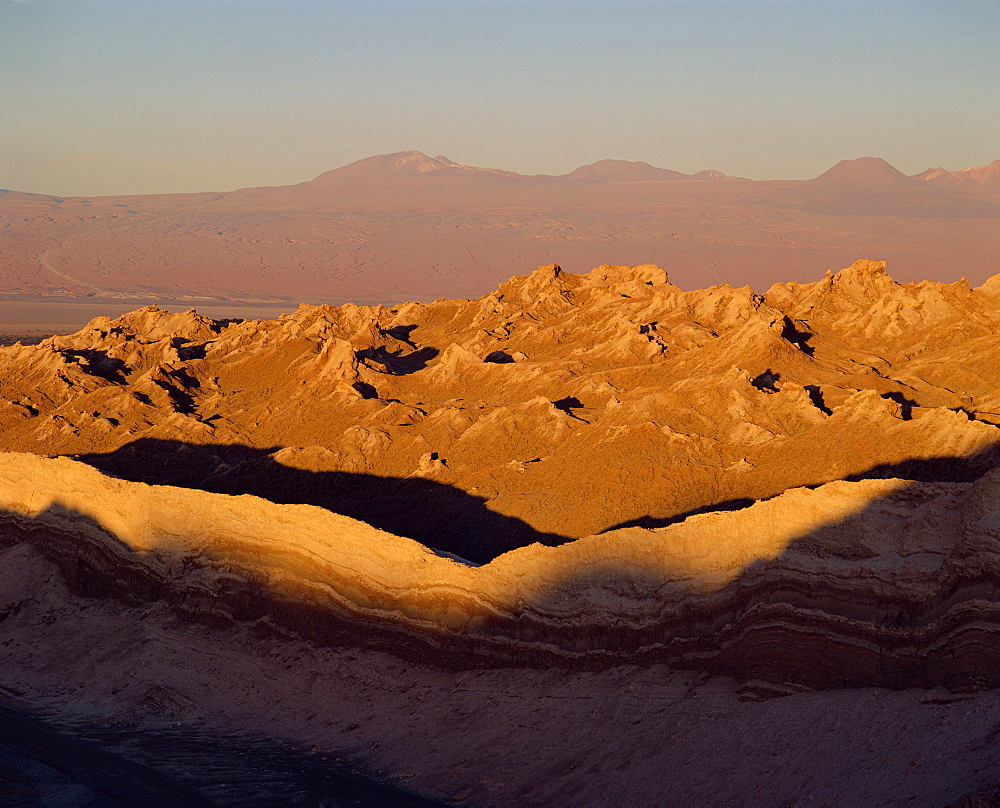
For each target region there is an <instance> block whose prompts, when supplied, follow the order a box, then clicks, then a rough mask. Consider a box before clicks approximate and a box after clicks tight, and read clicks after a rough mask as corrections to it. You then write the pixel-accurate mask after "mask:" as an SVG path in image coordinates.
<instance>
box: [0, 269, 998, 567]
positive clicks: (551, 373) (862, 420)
mask: <svg viewBox="0 0 1000 808" xmlns="http://www.w3.org/2000/svg"><path fill="white" fill-rule="evenodd" d="M998 294H1000V287H998V285H997V280H996V279H994V280H991V281H989V282H987V283H986V284H984V285H983V286H981V287H979V288H977V289H970V288H969V287H968V286H967V285H966V284H964V283H956V284H940V283H920V284H898V283H895V282H894V281H892V279H891V278H890V277H889V276H888V275H887V274H886V273H885V269H884V266H883V265H882V264H880V263H876V262H872V261H859V262H857V263H856V264H854V265H853V266H852V267H850V268H849V269H846V270H843V271H841V272H839V273H837V274H835V275H832V276H828V277H827V278H825V279H823V280H820V281H817V282H816V283H812V284H780V285H777V286H775V287H773V288H772V289H770V290H769V291H768V293H767V294H765V295H758V294H755V293H753V292H752V291H751V290H750V289H748V288H743V289H733V288H731V287H728V286H714V287H711V288H710V289H706V290H701V291H696V292H684V291H681V290H680V289H678V288H676V287H674V286H672V285H671V284H670V283H669V281H668V280H667V276H666V273H665V272H664V271H663V270H661V269H659V268H657V267H653V266H640V267H611V266H602V267H598V268H597V269H595V270H593V271H592V272H590V273H588V274H587V275H571V274H568V273H564V272H562V271H560V270H559V268H558V267H555V266H547V267H542V268H540V269H539V270H538V271H537V272H535V273H533V274H531V275H528V276H524V277H520V278H515V279H513V280H511V281H509V282H507V283H505V284H503V285H502V286H501V287H500V288H499V289H498V290H497V291H496V292H495V293H493V294H490V295H487V296H486V297H484V298H482V299H480V300H472V301H467V300H441V301H437V302H435V303H430V304H406V305H402V306H398V307H395V308H386V307H382V306H376V307H359V306H354V305H347V306H341V307H330V306H319V307H317V306H302V307H300V308H299V309H298V310H297V311H296V312H295V313H294V314H291V315H289V316H286V317H284V318H282V319H279V320H275V321H247V322H226V321H213V320H209V319H207V318H204V317H200V316H199V315H197V314H196V313H194V312H188V313H186V314H168V313H166V312H163V311H160V310H158V309H155V308H147V309H143V310H140V311H137V312H133V313H131V314H128V315H125V316H123V317H121V318H119V319H117V320H113V321H112V320H107V319H98V320H95V321H93V322H92V323H91V324H90V325H89V326H88V327H87V328H85V329H83V330H82V331H80V332H78V333H77V334H74V335H71V336H68V337H53V338H51V339H49V340H46V341H45V342H43V343H42V344H41V345H37V346H20V347H18V346H15V347H12V348H5V349H2V350H0V447H3V448H5V449H9V450H16V451H30V452H34V453H40V454H71V455H80V456H84V457H85V458H86V459H87V460H88V462H91V463H93V464H94V465H96V466H97V467H99V468H102V469H104V470H106V471H108V472H110V473H113V474H116V475H119V476H123V477H127V478H131V479H136V480H141V481H144V482H149V483H168V484H174V485H183V486H192V487H199V488H204V489H207V490H213V491H218V492H222V493H231V494H238V493H251V494H256V495H259V496H263V497H265V498H268V499H271V500H274V501H278V502H286V503H308V504H315V505H320V506H323V507H326V508H329V509H332V510H335V511H337V512H340V513H345V514H347V515H349V516H353V517H355V518H360V519H362V520H365V521H368V522H369V523H371V524H373V525H375V526H376V527H379V528H382V529H385V530H388V531H390V532H393V533H397V534H400V535H406V536H409V537H411V538H414V539H417V540H419V541H422V542H424V543H433V544H434V546H436V547H437V548H438V549H442V550H447V551H449V552H454V553H457V554H459V555H461V556H463V557H467V558H470V559H472V560H475V561H480V562H483V561H487V560H489V559H490V558H492V557H494V556H495V555H497V554H498V553H501V552H505V551H507V550H511V549H514V548H515V547H518V546H521V545H523V544H526V543H530V542H531V541H541V542H543V543H545V544H558V543H561V542H563V541H565V540H567V539H575V538H580V537H583V536H587V535H590V534H594V533H598V532H601V531H604V530H608V529H610V528H613V527H615V526H621V525H626V524H641V525H645V526H647V527H649V526H656V525H662V524H666V523H667V522H669V521H672V520H676V519H678V518H680V517H681V516H683V515H684V514H687V513H690V512H692V511H696V510H700V509H704V508H706V507H717V506H719V505H722V504H726V503H739V502H741V501H744V500H758V499H763V498H767V497H770V496H774V495H776V494H778V493H780V492H782V491H784V490H785V489H787V488H791V487H795V486H802V485H816V484H820V483H825V482H829V481H831V480H836V479H843V478H860V477H872V476H874V477H901V478H907V479H918V480H929V481H934V480H938V481H971V480H974V479H975V478H976V477H977V476H979V475H980V474H981V473H983V471H985V470H986V469H988V468H990V467H991V466H992V465H993V464H994V449H993V447H994V445H995V443H996V440H997V436H998V434H1000V433H998V431H997V426H996V425H997V424H998V423H1000V400H998V393H997V391H998V390H1000V378H998V376H1000V372H998V371H997V367H996V364H995V361H994V357H995V356H996V353H997V350H998V347H1000V346H998V344H997V341H998V340H997V337H996V331H997V325H998V321H1000V312H998V310H997V302H998V299H1000V298H998V297H997V295H998Z"/></svg>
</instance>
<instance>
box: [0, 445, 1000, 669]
mask: <svg viewBox="0 0 1000 808" xmlns="http://www.w3.org/2000/svg"><path fill="white" fill-rule="evenodd" d="M2 460H3V463H2V466H3V471H2V472H0V497H2V499H0V512H2V513H3V516H2V517H0V519H2V521H0V524H2V526H3V528H2V529H3V537H4V541H5V543H8V544H9V543H11V542H16V541H25V540H27V541H29V542H31V543H32V544H33V545H34V546H36V547H37V548H38V549H39V550H41V552H42V553H43V554H45V555H46V556H48V557H49V558H51V559H52V560H54V561H56V562H57V563H58V564H59V566H60V568H61V569H62V571H63V574H64V575H65V577H66V578H67V580H68V581H69V582H70V584H71V586H72V587H73V588H75V589H76V590H77V591H79V592H81V593H83V594H89V595H104V596H109V595H110V596H115V597H118V598H124V599H126V600H129V601H131V602H138V603H141V602H143V601H151V600H157V599H164V600H166V601H167V602H169V603H171V604H173V605H174V606H175V607H176V608H177V609H178V610H179V611H181V612H182V613H184V614H186V615H188V616H190V617H193V618H194V619H197V620H203V621H208V622H210V623H215V624H219V623H220V622H221V623H223V624H225V623H227V622H230V621H233V620H239V621H256V622H257V623H258V624H260V625H262V626H265V627H272V628H276V629H279V630H284V631H289V630H290V631H292V632H295V633H296V634H300V635H303V636H306V637H307V638H309V639H311V640H314V641H318V642H321V643H328V644H336V645H343V644H345V643H349V644H362V645H368V646H376V647H382V648H389V649H390V650H395V651H399V652H401V653H403V654H405V655H409V656H413V655H416V656H417V657H418V658H420V659H423V660H425V661H431V660H433V661H434V662H435V663H437V664H449V665H456V664H457V665H460V666H467V665H470V664H471V665H473V666H476V665H480V664H488V663H491V664H498V663H500V664H510V663H514V664H528V665H538V664H556V665H570V666H575V667H579V666H584V667H593V666H598V667H604V666H607V665H611V664H622V663H628V662H632V663H634V662H646V663H648V662H654V661H667V662H671V663H674V664H679V665H681V666H684V667H695V668H697V669H707V670H711V671H715V672H720V673H727V674H734V675H736V676H738V677H740V678H744V679H747V678H757V679H768V680H775V681H781V682H784V683H787V682H795V683H799V684H805V685H808V686H814V687H816V686H819V687H839V686H851V685H855V686H856V685H880V686H892V687H908V686H924V687H931V686H936V685H947V686H951V687H966V688H967V687H973V686H982V685H987V686H994V685H996V684H1000V680H998V677H997V673H996V671H997V670H1000V664H998V663H1000V643H998V642H997V634H998V631H1000V598H998V583H1000V471H993V472H990V473H988V474H987V475H985V476H983V477H982V478H981V479H980V480H978V481H977V482H976V483H918V482H916V483H915V482H907V481H902V480H866V481H861V482H835V483H829V484H827V485H825V486H821V487H819V488H817V489H815V490H810V489H804V488H803V489H795V490H792V491H788V492H785V493H784V494H782V495H780V496H778V497H775V498H773V499H771V500H768V501H766V502H759V503H757V504H755V505H753V506H750V507H748V508H746V509H743V510H739V511H732V512H716V513H707V514H702V515H697V516H691V517H689V518H688V519H686V520H685V521H683V522H680V523H677V524H674V525H670V526H667V527H663V528H657V529H644V528H636V527H633V528H621V529H618V530H614V531H611V532H608V533H605V534H602V535H598V536H590V537H587V538H584V539H580V540H578V541H575V542H571V543H567V544H565V545H563V546H561V547H543V546H541V545H538V544H534V545H531V546H528V547H523V548H519V549H517V550H513V551H511V552H509V553H506V554H504V555H502V556H500V557H498V558H496V559H494V560H493V561H492V562H490V563H489V564H486V565H483V566H478V567H477V566H472V565H468V564H463V563H461V561H459V560H453V559H450V558H446V557H442V556H439V555H436V554H435V553H433V552H431V551H430V550H429V549H428V548H427V547H424V546H423V545H420V544H418V543H417V542H414V541H412V540H410V539H405V538H402V537H399V536H393V535H391V534H387V533H384V532H382V531H379V530H376V529H374V528H372V527H370V526H368V525H366V524H363V523H360V522H357V521H355V520H352V519H349V518H347V517H344V516H340V515H338V514H333V513H330V512H328V511H325V510H322V509H319V508H315V507H311V506H293V505H276V504H274V503H271V502H268V501H266V500H262V499H259V498H256V497H249V496H242V497H227V496H223V495H219V494H210V493H205V492H200V491H189V490H184V489H179V488H174V487H164V486H147V485H144V484H141V483H132V482H127V481H123V480H116V479H111V478H108V477H105V476H103V475H101V474H100V473H99V472H98V471H96V470H94V469H92V468H90V467H89V466H86V465H84V464H82V463H79V462H77V461H72V460H69V459H66V458H61V459H45V458H39V457H37V456H35V455H29V454H9V453H8V454H5V455H3V456H2Z"/></svg>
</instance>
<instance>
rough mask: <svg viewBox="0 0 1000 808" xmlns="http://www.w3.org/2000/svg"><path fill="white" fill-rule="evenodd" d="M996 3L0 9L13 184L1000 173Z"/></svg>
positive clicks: (882, 0)
mask: <svg viewBox="0 0 1000 808" xmlns="http://www.w3.org/2000/svg"><path fill="white" fill-rule="evenodd" d="M998 38H1000V2H997V1H996V0H937V1H936V2H925V1H924V0H863V1H861V2H845V1H844V0H793V1H790V0H730V1H728V2H714V0H659V1H658V2H650V1H649V0H615V1H614V2H608V1H607V0H0V188H6V189H11V190H19V191H30V192H36V193H47V194H56V195H65V196H70V195H78V196H87V195H99V194H124V193H173V192H185V191H222V190H231V189H234V188H240V187H251V186H259V185H284V184H291V183H295V182H302V181H305V180H309V179H311V178H313V177H314V176H316V175H317V174H320V173H322V172H323V171H327V170H329V169H332V168H337V167H339V166H342V165H346V164H348V163H351V162H353V161H355V160H359V159H362V158H364V157H368V156H371V155H375V154H385V153H389V152H396V151H404V150H409V149H418V150H420V151H423V152H426V153H427V154H430V155H432V156H434V155H438V154H443V155H446V156H447V157H448V158H450V159H452V160H455V161H457V162H462V163H471V164H473V165H480V166H488V167H492V168H503V169H507V170H511V171H518V172H521V173H525V174H534V173H539V174H562V173H566V172H568V171H571V170H572V169H574V168H576V167H577V166H580V165H584V164H587V163H592V162H594V161H596V160H600V159H606V158H612V159H622V160H645V161H646V162H649V163H652V164H653V165H656V166H659V167H662V168H670V169H674V170H676V171H683V172H686V173H691V172H695V171H699V170H701V169H706V168H711V169H716V170H719V171H723V172H725V173H726V174H730V175H734V176H741V177H748V178H752V179H806V178H809V177H813V176H816V175H818V174H820V173H822V172H823V171H825V170H826V169H828V168H829V167H830V166H832V165H833V164H835V163H836V162H837V161H839V160H843V159H853V158H856V157H862V156H875V157H882V158H884V159H886V160H888V161H889V162H890V163H892V164H893V165H895V166H896V167H897V168H899V169H900V170H902V171H903V172H905V173H907V174H915V173H917V172H919V171H922V170H923V169H925V168H929V167H936V166H943V167H945V168H947V169H950V170H958V169H963V168H968V167H971V166H978V165H984V164H986V163H989V162H992V161H993V160H995V159H998V158H1000V48H998V47H997V46H996V42H997V40H998Z"/></svg>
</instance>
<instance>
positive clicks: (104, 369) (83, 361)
mask: <svg viewBox="0 0 1000 808" xmlns="http://www.w3.org/2000/svg"><path fill="white" fill-rule="evenodd" d="M59 353H61V354H62V355H63V356H65V357H66V359H67V361H69V362H76V363H77V364H79V365H80V369H81V370H82V371H83V372H84V373H87V374H89V375H91V376H96V377H97V378H99V379H104V380H105V381H109V382H114V383H115V384H125V381H126V379H125V374H127V373H128V372H129V368H128V365H126V364H125V363H124V362H123V361H122V360H121V359H115V358H114V357H111V356H108V353H107V351H99V350H94V349H85V350H65V351H60V352H59Z"/></svg>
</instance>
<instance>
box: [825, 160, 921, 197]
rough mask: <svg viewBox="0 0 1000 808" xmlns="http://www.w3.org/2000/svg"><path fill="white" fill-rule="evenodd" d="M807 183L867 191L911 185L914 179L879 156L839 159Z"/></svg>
mask: <svg viewBox="0 0 1000 808" xmlns="http://www.w3.org/2000/svg"><path fill="white" fill-rule="evenodd" d="M807 183H808V184H809V185H811V186H813V187H824V188H828V189H829V190H838V189H845V190H846V189H849V188H852V189H853V188H857V189H863V190H868V191H883V190H884V191H891V190H895V189H899V188H904V187H908V186H912V185H914V184H915V181H914V180H913V178H912V177H907V176H906V175H905V174H904V173H903V172H902V171H900V170H899V169H898V168H895V167H894V166H892V165H890V164H889V163H888V162H886V161H885V160H883V159H882V158H881V157H859V158H857V159H855V160H841V161H840V162H839V163H837V164H836V165H835V166H834V167H833V168H831V169H829V170H828V171H825V172H824V173H822V174H820V175H819V176H818V177H815V178H814V179H812V180H808V181H807Z"/></svg>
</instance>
